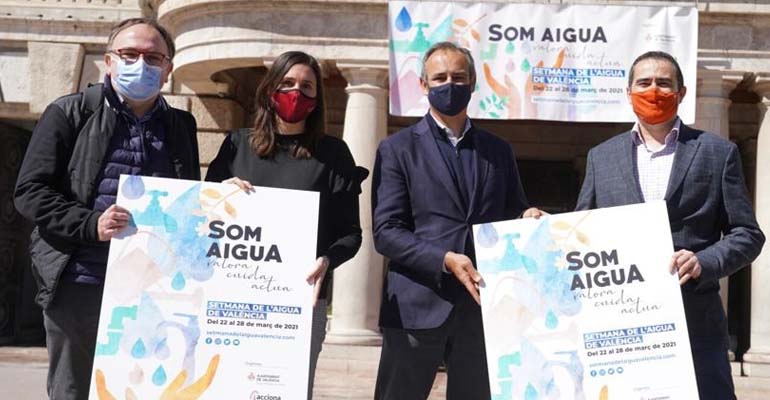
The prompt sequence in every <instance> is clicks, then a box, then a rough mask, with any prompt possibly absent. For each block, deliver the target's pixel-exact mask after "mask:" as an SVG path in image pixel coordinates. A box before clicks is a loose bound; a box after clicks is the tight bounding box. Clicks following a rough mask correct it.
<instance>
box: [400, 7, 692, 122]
mask: <svg viewBox="0 0 770 400" xmlns="http://www.w3.org/2000/svg"><path fill="white" fill-rule="evenodd" d="M388 5H389V13H388V21H389V30H390V112H391V114H393V115H397V116H423V115H424V114H425V112H426V111H427V109H428V101H427V98H426V97H425V96H424V95H423V94H422V91H421V89H420V86H419V77H420V74H421V72H422V65H421V59H422V56H423V54H424V53H425V51H426V50H427V49H428V48H429V47H430V46H431V45H432V44H434V43H436V42H440V41H451V42H454V43H456V44H459V45H461V46H463V47H466V48H468V49H470V51H471V53H472V54H473V57H474V60H475V62H476V73H477V82H476V83H477V85H476V90H475V92H474V94H473V97H472V99H471V103H470V105H469V108H468V111H469V116H470V117H471V118H487V119H538V120H553V121H568V122H578V121H580V122H632V121H635V120H636V118H635V115H634V114H633V111H632V109H631V106H630V104H629V103H628V100H627V97H626V88H627V87H628V76H627V74H628V69H629V67H630V66H631V64H632V63H633V61H634V60H635V59H636V57H638V56H639V55H641V54H642V53H644V52H647V51H651V50H658V51H665V52H667V53H669V54H671V55H673V56H674V57H675V58H676V59H677V61H678V63H679V65H680V67H681V68H682V73H683V74H684V83H685V86H687V89H688V91H687V96H685V99H684V101H683V102H682V104H681V105H680V107H679V115H680V117H682V119H683V121H684V122H685V123H692V122H694V120H695V91H696V79H697V77H696V73H697V64H696V61H697V60H696V59H697V44H698V11H697V9H696V8H695V7H640V6H616V5H582V4H581V5H576V4H571V5H547V4H518V3H516V4H505V3H447V2H422V1H390V2H389V3H388ZM539 67H543V68H539Z"/></svg>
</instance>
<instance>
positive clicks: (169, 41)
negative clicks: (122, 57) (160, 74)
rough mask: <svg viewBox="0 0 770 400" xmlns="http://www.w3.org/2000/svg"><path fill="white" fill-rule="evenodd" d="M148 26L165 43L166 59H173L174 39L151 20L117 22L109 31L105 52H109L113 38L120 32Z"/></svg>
mask: <svg viewBox="0 0 770 400" xmlns="http://www.w3.org/2000/svg"><path fill="white" fill-rule="evenodd" d="M141 24H144V25H149V26H151V27H153V28H155V30H156V31H158V33H160V36H161V37H162V38H163V41H164V42H166V47H168V58H174V54H176V46H175V45H174V38H172V37H171V34H170V33H169V32H168V31H167V30H166V28H164V27H163V26H161V25H160V24H159V23H158V21H156V20H154V19H152V18H129V19H124V20H123V21H120V22H118V23H117V24H116V25H114V26H113V27H112V31H110V38H109V39H108V40H107V50H111V48H112V42H114V41H115V36H118V34H119V33H120V32H123V31H124V30H126V29H128V28H130V27H132V26H134V25H141Z"/></svg>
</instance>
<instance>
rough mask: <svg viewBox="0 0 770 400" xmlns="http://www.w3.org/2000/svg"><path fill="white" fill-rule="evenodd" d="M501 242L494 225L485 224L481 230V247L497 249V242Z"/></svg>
mask: <svg viewBox="0 0 770 400" xmlns="http://www.w3.org/2000/svg"><path fill="white" fill-rule="evenodd" d="M498 240H500V236H499V235H498V234H497V229H495V226H494V225H492V224H483V225H481V228H479V246H481V247H486V248H490V247H495V245H496V244H497V241H498Z"/></svg>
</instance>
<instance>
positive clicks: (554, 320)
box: [545, 310, 559, 329]
mask: <svg viewBox="0 0 770 400" xmlns="http://www.w3.org/2000/svg"><path fill="white" fill-rule="evenodd" d="M558 325H559V317H557V316H556V314H554V313H553V311H551V310H548V313H546V314H545V327H546V328H548V329H556V327H557V326H558Z"/></svg>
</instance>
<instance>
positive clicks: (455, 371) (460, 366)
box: [374, 296, 490, 400]
mask: <svg viewBox="0 0 770 400" xmlns="http://www.w3.org/2000/svg"><path fill="white" fill-rule="evenodd" d="M463 297H464V298H463V300H462V301H460V302H459V303H458V304H456V305H455V307H454V310H452V312H451V313H450V315H449V318H447V320H446V321H445V322H444V324H442V325H441V326H439V327H438V328H434V329H396V328H383V344H382V354H381V356H380V365H379V370H378V371H377V384H376V386H375V391H374V398H375V399H376V400H425V399H426V398H428V395H429V394H430V390H431V387H432V386H433V381H434V380H435V378H436V372H437V370H438V367H439V365H440V364H441V362H442V361H443V362H444V363H445V364H446V366H447V389H446V398H447V400H475V399H489V398H490V392H489V377H488V373H487V359H486V353H485V350H484V331H483V326H482V323H481V308H480V307H479V306H478V305H477V304H476V303H475V302H474V301H473V299H471V297H470V296H463ZM465 297H467V298H465Z"/></svg>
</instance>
